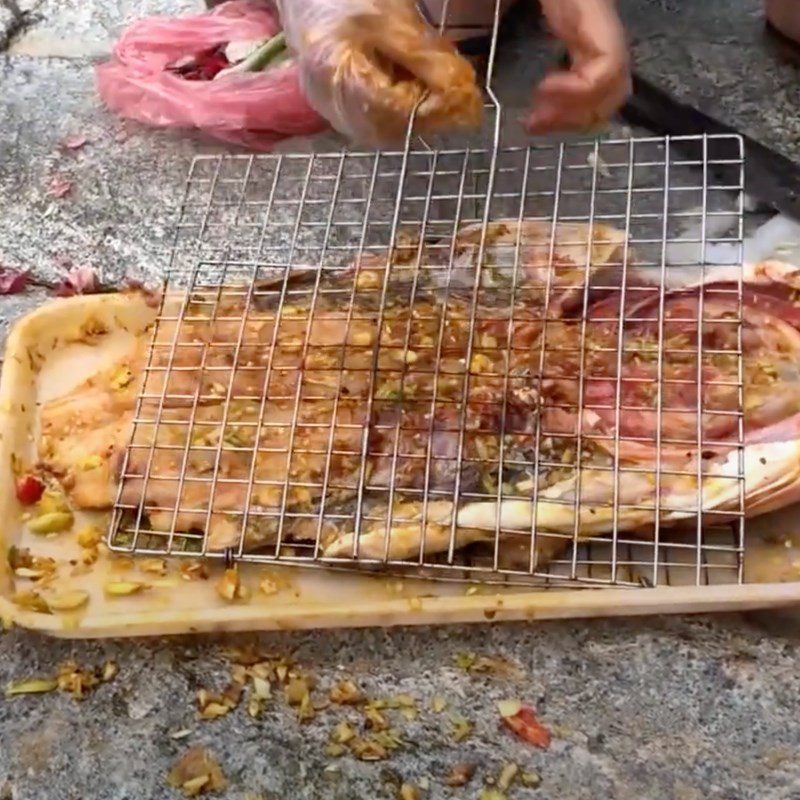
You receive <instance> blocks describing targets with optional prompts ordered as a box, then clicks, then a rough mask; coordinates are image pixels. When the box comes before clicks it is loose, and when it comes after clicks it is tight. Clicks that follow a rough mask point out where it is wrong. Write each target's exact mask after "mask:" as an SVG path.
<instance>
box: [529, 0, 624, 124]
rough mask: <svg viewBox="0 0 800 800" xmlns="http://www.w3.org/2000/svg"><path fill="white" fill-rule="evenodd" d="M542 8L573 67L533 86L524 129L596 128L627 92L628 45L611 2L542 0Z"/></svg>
mask: <svg viewBox="0 0 800 800" xmlns="http://www.w3.org/2000/svg"><path fill="white" fill-rule="evenodd" d="M542 11H543V12H544V14H545V17H546V18H547V22H548V23H549V26H550V28H551V30H552V32H553V34H554V35H555V36H557V37H558V38H559V39H560V40H561V41H562V42H563V43H564V45H565V46H566V47H567V50H568V51H569V54H570V57H571V59H572V66H571V67H570V69H568V70H561V71H558V72H553V73H552V74H550V75H548V76H547V77H546V78H545V79H544V80H543V81H542V82H541V83H540V84H539V86H537V87H536V89H535V90H534V94H533V109H532V111H531V113H530V115H529V117H528V119H527V120H526V123H525V124H526V127H527V129H528V130H529V131H530V132H531V133H550V132H553V131H567V130H586V129H590V128H593V127H596V126H597V125H598V124H599V123H601V122H605V121H606V120H608V119H609V118H610V117H611V116H612V115H613V114H614V112H615V111H617V110H618V109H619V108H620V106H622V104H623V103H624V102H625V100H626V98H627V97H628V95H629V94H630V91H631V78H630V67H629V60H628V48H627V44H626V41H625V32H624V30H623V27H622V23H621V21H620V19H619V16H618V15H617V12H616V8H615V7H614V0H542Z"/></svg>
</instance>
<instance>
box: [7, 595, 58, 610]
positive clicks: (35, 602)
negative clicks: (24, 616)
mask: <svg viewBox="0 0 800 800" xmlns="http://www.w3.org/2000/svg"><path fill="white" fill-rule="evenodd" d="M11 602H12V603H13V604H14V605H15V606H17V607H18V608H21V609H23V610H25V611H35V612H36V613H38V614H52V613H53V612H52V611H50V606H48V605H47V602H46V601H45V599H44V598H43V597H42V596H41V595H40V594H39V592H36V591H34V590H32V589H29V590H27V591H24V592H14V594H13V595H12V596H11Z"/></svg>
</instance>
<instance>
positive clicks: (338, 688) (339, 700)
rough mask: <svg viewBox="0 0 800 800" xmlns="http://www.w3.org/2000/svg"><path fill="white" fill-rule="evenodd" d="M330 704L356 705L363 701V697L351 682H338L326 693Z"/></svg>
mask: <svg viewBox="0 0 800 800" xmlns="http://www.w3.org/2000/svg"><path fill="white" fill-rule="evenodd" d="M328 697H329V698H330V701H331V703H336V705H340V706H354V705H358V703H360V702H361V701H362V700H364V695H363V693H362V692H361V690H360V689H359V688H358V686H356V684H355V683H353V681H349V680H347V681H340V682H339V683H337V684H336V685H335V686H334V687H333V688H332V689H331V690H330V692H329V693H328Z"/></svg>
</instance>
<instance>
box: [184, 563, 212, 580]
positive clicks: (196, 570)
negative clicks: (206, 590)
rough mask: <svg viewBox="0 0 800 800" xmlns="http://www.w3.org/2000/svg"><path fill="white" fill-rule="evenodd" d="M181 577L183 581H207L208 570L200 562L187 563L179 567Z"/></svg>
mask: <svg viewBox="0 0 800 800" xmlns="http://www.w3.org/2000/svg"><path fill="white" fill-rule="evenodd" d="M180 572H181V577H182V578H183V579H184V580H185V581H205V580H208V568H207V567H206V565H205V564H204V563H203V562H202V561H189V562H185V563H182V564H181V566H180Z"/></svg>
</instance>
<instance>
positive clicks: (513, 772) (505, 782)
mask: <svg viewBox="0 0 800 800" xmlns="http://www.w3.org/2000/svg"><path fill="white" fill-rule="evenodd" d="M518 774H519V767H518V766H517V765H516V764H514V763H513V762H508V763H506V764H503V768H502V769H501V770H500V775H499V776H498V778H497V788H498V789H500V790H501V791H503V792H505V791H506V790H508V789H509V788H510V787H511V784H512V783H514V779H515V778H516V777H517V775H518Z"/></svg>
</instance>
